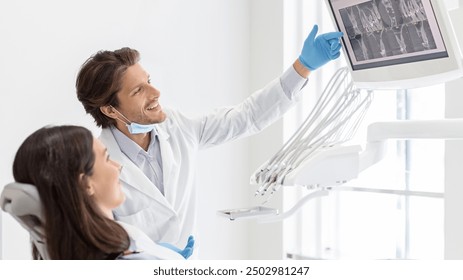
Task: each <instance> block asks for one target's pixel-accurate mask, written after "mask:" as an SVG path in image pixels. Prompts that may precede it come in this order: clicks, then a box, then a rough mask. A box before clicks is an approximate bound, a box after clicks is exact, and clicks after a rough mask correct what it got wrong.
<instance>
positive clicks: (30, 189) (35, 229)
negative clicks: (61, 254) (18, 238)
mask: <svg viewBox="0 0 463 280" xmlns="http://www.w3.org/2000/svg"><path fill="white" fill-rule="evenodd" d="M0 206H1V208H2V210H3V211H5V212H7V213H9V214H10V215H11V216H13V218H14V219H15V220H16V221H18V222H19V223H20V224H21V226H22V227H23V228H24V229H26V230H27V231H28V232H29V235H30V238H31V242H32V243H33V244H34V245H35V247H36V248H37V251H38V254H39V255H40V258H41V259H44V260H46V259H49V256H48V253H47V247H46V243H45V242H46V239H45V229H44V227H43V225H44V220H45V217H44V213H43V209H42V207H41V202H40V197H39V193H38V191H37V188H36V187H35V186H33V185H29V184H22V183H17V182H14V183H10V184H8V185H6V186H5V188H4V189H3V192H2V195H1V197H0Z"/></svg>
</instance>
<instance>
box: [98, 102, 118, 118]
mask: <svg viewBox="0 0 463 280" xmlns="http://www.w3.org/2000/svg"><path fill="white" fill-rule="evenodd" d="M100 111H101V112H102V113H103V114H104V115H106V116H107V117H110V118H112V119H116V117H117V115H116V111H115V110H114V108H113V106H111V105H106V106H101V107H100Z"/></svg>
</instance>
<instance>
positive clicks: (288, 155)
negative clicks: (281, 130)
mask: <svg viewBox="0 0 463 280" xmlns="http://www.w3.org/2000/svg"><path fill="white" fill-rule="evenodd" d="M349 79H350V78H349V75H348V74H347V70H346V69H343V68H341V69H340V70H338V72H337V73H336V74H335V75H334V76H333V79H332V81H330V83H329V85H328V87H327V89H326V90H325V91H324V93H322V95H321V97H320V99H319V100H318V102H317V104H316V105H315V108H314V109H313V111H312V112H311V113H310V115H309V116H308V117H307V119H306V120H305V122H304V123H303V124H302V125H301V127H300V128H299V129H298V130H297V131H296V132H295V133H294V135H293V136H292V137H291V138H290V139H289V141H288V142H286V143H285V144H284V145H283V147H282V148H281V149H280V151H278V152H277V153H276V154H275V155H274V156H273V157H272V158H271V159H269V160H268V161H267V162H265V163H264V164H263V165H262V166H261V167H260V168H258V170H257V171H256V172H255V173H254V174H253V175H252V176H251V184H253V185H257V186H258V188H257V191H256V193H255V194H256V196H257V197H258V198H259V199H260V198H264V201H263V202H262V203H261V205H260V206H256V207H252V208H244V209H243V208H242V209H228V210H222V211H219V212H218V213H219V214H220V215H222V216H225V217H227V218H229V219H230V220H236V219H242V218H260V220H259V221H261V222H274V221H280V220H283V219H285V218H287V217H289V216H290V215H292V214H293V213H295V212H296V211H297V210H298V209H299V208H300V207H301V206H302V205H304V204H305V203H306V202H307V201H310V200H312V199H314V198H316V197H322V196H327V195H328V194H329V193H330V192H332V191H367V192H380V193H390V194H398V195H415V196H426V197H440V196H442V195H441V194H436V193H429V192H413V191H400V190H381V189H367V188H356V187H347V186H343V184H344V183H346V182H348V181H350V180H352V179H356V178H357V177H358V176H359V174H360V173H361V172H363V171H364V170H366V169H367V168H369V167H370V166H372V165H374V164H376V163H377V162H379V161H381V160H382V159H383V158H384V156H385V154H386V144H387V141H388V140H389V139H463V119H444V120H405V121H391V122H377V123H372V124H370V125H369V126H368V128H367V139H366V144H365V147H364V148H362V146H360V145H346V142H347V141H348V140H350V139H351V138H352V136H353V134H354V133H355V131H356V129H357V127H358V124H359V123H360V122H361V120H362V119H363V116H364V115H365V113H366V110H367V109H368V107H369V105H370V103H371V100H372V94H371V92H369V91H367V92H362V91H360V90H358V89H356V88H355V87H354V86H353V85H352V84H351V83H350V80H349ZM281 186H293V187H294V186H300V187H305V188H307V189H309V190H311V193H309V194H308V195H306V197H303V198H302V199H301V200H300V201H299V202H297V203H296V204H295V205H294V206H293V208H291V209H290V210H288V211H286V212H285V213H281V214H279V213H278V210H277V209H273V208H268V207H264V206H263V204H265V203H266V202H267V201H268V200H269V199H270V198H271V196H272V194H273V193H274V192H276V191H278V189H279V188H280V187H281Z"/></svg>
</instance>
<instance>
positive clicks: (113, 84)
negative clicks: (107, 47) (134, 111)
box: [76, 48, 140, 128]
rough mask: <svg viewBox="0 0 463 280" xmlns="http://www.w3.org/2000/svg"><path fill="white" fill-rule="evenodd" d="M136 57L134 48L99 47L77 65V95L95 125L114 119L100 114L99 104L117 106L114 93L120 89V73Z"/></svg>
mask: <svg viewBox="0 0 463 280" xmlns="http://www.w3.org/2000/svg"><path fill="white" fill-rule="evenodd" d="M139 60H140V54H139V53H138V51H137V50H134V49H130V48H122V49H119V50H115V51H99V52H97V53H96V54H94V55H93V56H91V57H90V58H89V59H87V61H86V62H85V63H84V64H83V65H82V67H81V68H80V71H79V73H78V75H77V80H76V90H77V98H78V99H79V101H80V102H82V105H83V106H84V109H85V111H86V112H87V113H88V114H91V115H92V116H93V118H94V119H95V123H96V124H97V126H99V127H103V128H106V127H108V126H110V125H114V124H115V122H116V121H115V120H114V119H112V118H109V117H107V116H106V115H105V114H103V113H102V112H101V111H100V107H101V106H106V105H112V106H114V107H116V106H118V100H117V95H116V94H117V92H118V91H119V90H120V89H121V86H122V85H121V84H122V76H123V75H124V73H125V71H126V70H127V68H128V67H129V66H132V65H134V64H136V63H137V62H138V61H139Z"/></svg>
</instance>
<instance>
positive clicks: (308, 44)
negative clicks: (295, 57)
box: [299, 25, 343, 71]
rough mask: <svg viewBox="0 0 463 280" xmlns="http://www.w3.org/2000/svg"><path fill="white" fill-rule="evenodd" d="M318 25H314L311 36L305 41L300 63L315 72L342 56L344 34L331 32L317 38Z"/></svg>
mask: <svg viewBox="0 0 463 280" xmlns="http://www.w3.org/2000/svg"><path fill="white" fill-rule="evenodd" d="M317 32H318V25H314V27H313V29H312V31H310V34H309V36H308V37H307V39H305V42H304V46H303V47H302V52H301V55H300V56H299V61H300V62H301V63H302V64H303V65H304V66H305V67H307V68H308V69H309V70H310V71H313V70H315V69H317V68H319V67H321V66H322V65H324V64H325V63H327V62H329V61H331V60H333V59H336V58H338V57H339V56H340V55H341V52H340V50H341V42H340V41H339V39H340V38H341V37H342V35H343V33H342V32H329V33H325V34H320V35H319V36H317Z"/></svg>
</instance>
